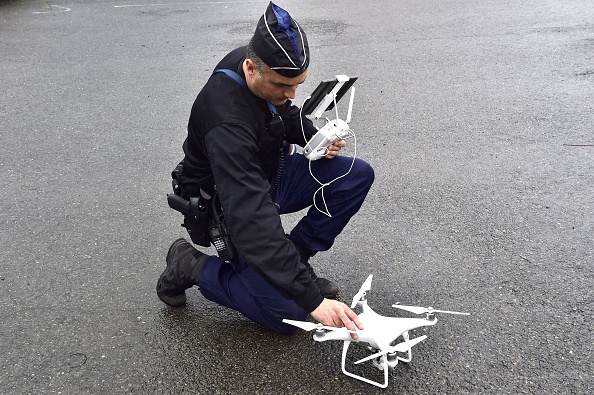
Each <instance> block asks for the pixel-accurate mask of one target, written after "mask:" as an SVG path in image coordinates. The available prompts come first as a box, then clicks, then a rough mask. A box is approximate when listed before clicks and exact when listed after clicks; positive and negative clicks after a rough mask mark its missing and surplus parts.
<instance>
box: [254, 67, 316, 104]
mask: <svg viewBox="0 0 594 395" xmlns="http://www.w3.org/2000/svg"><path fill="white" fill-rule="evenodd" d="M264 67H265V68H266V70H265V72H260V71H258V69H257V68H256V66H255V64H254V63H253V62H252V61H251V60H250V59H247V60H246V61H245V63H244V72H245V75H246V81H247V82H248V86H249V88H250V90H251V91H252V93H253V94H254V95H256V96H258V97H259V98H262V99H264V100H268V101H269V102H270V103H272V104H274V105H275V106H280V105H282V104H285V102H286V101H287V99H294V98H295V92H296V91H297V87H298V86H299V85H300V84H302V83H303V81H305V78H306V77H307V70H305V71H304V72H303V73H302V74H300V75H298V76H297V77H292V78H289V77H284V76H282V75H280V74H279V73H277V72H276V71H274V70H272V69H271V68H270V67H268V66H264Z"/></svg>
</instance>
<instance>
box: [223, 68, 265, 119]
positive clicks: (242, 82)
mask: <svg viewBox="0 0 594 395" xmlns="http://www.w3.org/2000/svg"><path fill="white" fill-rule="evenodd" d="M216 73H223V74H227V75H228V76H229V77H231V78H233V79H234V80H235V82H237V83H238V84H239V85H241V86H242V87H243V88H245V89H248V90H249V88H248V85H247V82H245V79H243V78H242V77H241V76H240V75H239V74H237V73H236V72H235V71H233V70H229V69H216V70H215V71H213V72H212V74H216ZM266 104H267V105H268V108H269V109H270V111H271V112H272V114H273V115H276V113H277V111H276V107H274V105H273V104H272V103H270V102H269V101H268V100H266Z"/></svg>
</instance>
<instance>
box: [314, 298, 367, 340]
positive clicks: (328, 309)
mask: <svg viewBox="0 0 594 395" xmlns="http://www.w3.org/2000/svg"><path fill="white" fill-rule="evenodd" d="M311 316H312V317H313V318H314V319H315V320H316V321H318V322H321V323H322V324H324V325H328V326H333V327H336V328H342V327H343V326H346V328H347V329H348V330H351V331H354V330H355V325H356V326H357V328H358V329H360V330H363V323H362V322H361V320H359V317H357V314H355V312H354V311H353V310H351V309H350V308H349V307H348V306H347V305H346V304H344V303H342V302H339V301H337V300H333V299H324V300H323V301H322V303H320V305H319V306H318V307H317V308H316V309H315V310H314V311H312V312H311ZM351 336H352V337H353V340H357V335H356V334H354V333H353V334H351Z"/></svg>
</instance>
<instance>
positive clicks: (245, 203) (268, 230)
mask: <svg viewBox="0 0 594 395" xmlns="http://www.w3.org/2000/svg"><path fill="white" fill-rule="evenodd" d="M205 146H206V151H207V155H208V159H209V161H210V164H211V168H212V173H213V175H214V179H215V183H216V186H217V191H218V193H219V198H220V200H221V204H222V206H223V211H224V214H225V223H226V225H227V228H228V231H229V233H230V235H231V238H232V240H233V243H234V245H235V247H236V248H237V250H238V252H239V253H240V254H241V255H242V256H243V257H244V258H245V259H246V260H247V261H248V263H249V264H250V265H252V267H254V268H255V269H256V270H257V271H258V272H259V273H260V274H261V275H262V276H263V277H264V278H265V279H266V281H268V283H270V284H271V285H272V286H273V287H275V288H276V289H277V290H278V291H279V292H280V293H281V294H283V295H284V296H285V297H287V298H289V299H292V300H294V301H295V302H296V303H297V304H298V305H299V306H301V307H302V308H303V309H304V310H306V311H307V312H308V313H310V312H312V311H313V310H315V309H316V308H317V307H318V305H319V304H320V303H321V302H322V300H323V296H322V294H321V293H320V290H319V288H318V287H317V285H316V284H315V283H314V282H313V280H312V279H311V276H310V275H309V273H308V271H307V269H306V268H305V266H304V265H303V264H301V263H300V261H299V254H298V253H297V251H296V250H295V247H294V246H293V245H292V243H291V242H290V241H289V240H288V239H286V238H285V236H284V231H283V228H282V224H281V220H280V215H279V214H278V212H277V210H276V206H275V205H274V203H273V202H272V199H271V198H270V195H269V193H268V192H269V189H270V185H269V183H268V180H267V178H266V175H265V174H264V172H263V171H262V169H261V168H260V165H259V161H258V157H257V152H258V146H257V143H256V135H255V133H254V132H253V131H251V130H250V129H249V128H248V127H246V126H242V125H233V124H231V125H230V124H222V125H219V126H216V127H215V128H213V129H211V130H210V131H209V132H208V133H207V134H206V137H205Z"/></svg>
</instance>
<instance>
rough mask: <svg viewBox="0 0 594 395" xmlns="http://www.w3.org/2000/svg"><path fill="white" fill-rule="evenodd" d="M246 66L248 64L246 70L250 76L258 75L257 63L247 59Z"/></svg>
mask: <svg viewBox="0 0 594 395" xmlns="http://www.w3.org/2000/svg"><path fill="white" fill-rule="evenodd" d="M245 66H246V67H245V71H246V73H247V74H249V76H250V77H254V76H255V75H256V73H257V72H258V69H257V68H256V64H255V63H254V61H253V60H251V59H246V60H245Z"/></svg>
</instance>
